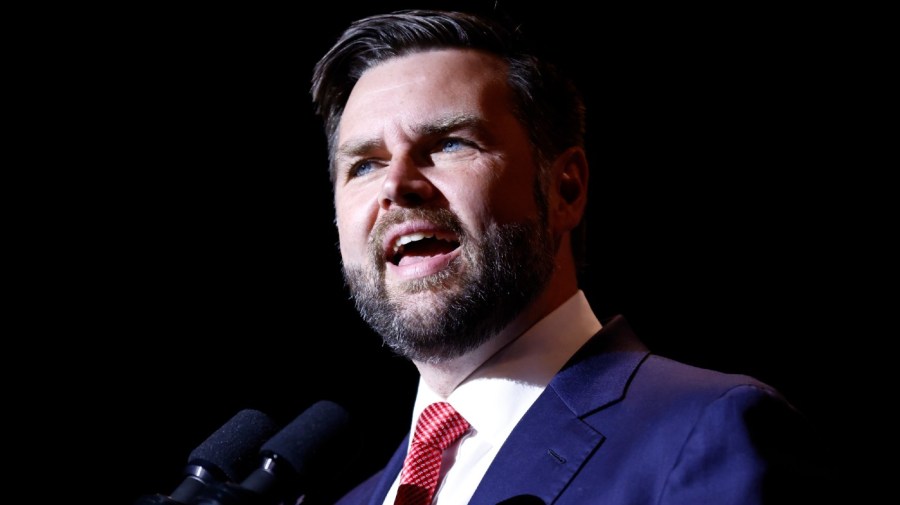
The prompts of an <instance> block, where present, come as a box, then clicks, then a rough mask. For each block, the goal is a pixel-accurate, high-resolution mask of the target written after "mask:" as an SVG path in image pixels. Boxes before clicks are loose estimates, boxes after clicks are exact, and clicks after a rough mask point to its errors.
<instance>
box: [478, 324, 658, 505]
mask: <svg viewBox="0 0 900 505" xmlns="http://www.w3.org/2000/svg"><path fill="white" fill-rule="evenodd" d="M646 355H647V350H646V348H645V347H644V346H643V345H642V344H641V343H640V342H639V341H638V340H637V338H636V337H635V336H634V334H633V333H632V332H631V330H630V328H629V327H628V325H627V323H625V321H624V319H622V318H618V317H617V318H614V319H613V320H611V321H609V322H608V323H606V325H604V327H603V329H602V330H600V332H598V333H597V334H596V335H595V336H594V337H593V338H592V339H591V340H590V341H589V342H588V343H587V344H585V346H584V347H583V348H582V349H581V350H579V351H578V353H576V354H575V356H573V357H572V359H571V360H570V361H569V362H568V363H567V364H566V366H565V367H563V369H562V370H561V371H560V372H559V374H557V376H556V377H554V379H553V380H552V381H551V382H550V384H549V385H548V386H547V388H546V389H545V390H544V392H543V393H542V394H541V396H540V397H538V399H537V400H536V401H535V403H534V405H532V406H531V408H530V409H529V410H528V412H526V413H525V415H524V416H523V417H522V419H521V420H520V421H519V424H517V425H516V427H515V429H513V431H512V433H510V436H509V438H507V440H506V442H505V443H504V444H503V447H501V448H500V451H499V452H498V453H497V457H496V458H495V459H494V461H493V463H491V466H490V468H488V471H487V473H486V474H485V476H484V478H483V479H482V481H481V484H480V485H479V486H478V489H476V491H475V494H474V495H473V497H472V500H471V501H470V502H469V503H470V505H482V504H483V505H496V504H498V503H501V502H503V501H504V500H508V499H510V498H514V497H517V496H519V497H529V498H532V499H533V497H537V498H540V499H541V500H543V502H544V503H553V502H554V501H556V499H557V497H558V496H559V494H560V493H562V491H563V490H564V489H565V488H566V486H568V485H569V482H571V480H572V478H573V477H574V476H575V475H576V474H577V472H578V470H579V469H580V468H581V467H582V466H583V464H584V462H585V461H586V460H587V459H588V458H590V457H591V456H592V455H593V454H594V453H595V452H597V451H598V449H600V448H601V445H602V443H603V440H604V439H605V436H604V435H603V433H602V432H601V431H600V429H601V427H599V426H598V427H594V426H591V425H590V424H588V423H587V422H585V421H584V420H583V418H584V417H585V416H586V415H588V414H590V413H591V412H594V411H596V410H599V409H602V408H605V407H607V406H608V405H610V404H612V403H614V402H616V401H617V400H618V399H619V398H621V397H622V396H623V395H624V394H625V388H626V386H627V384H628V381H629V379H630V378H631V376H632V375H633V374H634V371H635V370H636V369H637V367H638V366H639V364H640V362H641V361H642V360H643V359H644V358H645V357H646Z"/></svg>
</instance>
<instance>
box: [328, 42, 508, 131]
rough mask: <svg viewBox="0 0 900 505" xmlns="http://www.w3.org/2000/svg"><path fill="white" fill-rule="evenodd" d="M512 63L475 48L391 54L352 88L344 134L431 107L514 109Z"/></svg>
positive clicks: (419, 115)
mask: <svg viewBox="0 0 900 505" xmlns="http://www.w3.org/2000/svg"><path fill="white" fill-rule="evenodd" d="M507 75H508V74H507V65H506V63H505V62H504V61H503V60H502V59H500V58H499V57H497V56H494V55H491V54H487V53H484V52H481V51H476V50H471V49H441V50H431V51H423V52H416V53H412V54H408V55H404V56H399V57H394V58H390V59H388V60H385V61H383V62H381V63H379V64H377V65H375V66H374V67H372V68H370V69H369V70H367V71H366V72H365V73H363V75H362V76H361V77H360V79H359V80H358V81H357V83H356V85H355V86H354V87H353V90H352V91H351V93H350V96H349V98H348V100H347V104H346V106H345V108H344V114H343V117H342V118H341V127H340V133H339V136H340V137H342V138H345V137H346V136H348V135H352V134H354V130H355V129H356V125H358V124H373V123H379V122H381V121H384V120H386V119H387V118H393V119H394V120H401V121H403V120H406V121H413V120H427V117H426V116H427V115H428V114H429V113H440V114H454V113H458V114H466V113H472V112H473V110H474V111H479V110H480V111H482V112H487V111H489V110H490V109H497V108H502V109H507V110H508V109H509V104H510V102H509V88H508V85H507Z"/></svg>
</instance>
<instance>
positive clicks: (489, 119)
mask: <svg viewBox="0 0 900 505" xmlns="http://www.w3.org/2000/svg"><path fill="white" fill-rule="evenodd" d="M511 104H512V100H511V97H510V94H509V89H508V87H507V84H506V68H505V64H504V63H503V62H502V61H500V60H499V59H496V58H494V57H492V56H489V55H486V54H482V53H479V52H475V51H469V50H440V51H429V52H422V53H416V54H412V55H408V56H404V57H400V58H393V59H390V60H387V61H385V62H382V63H381V64H379V65H377V66H375V67H373V68H371V69H370V70H368V71H367V72H366V73H365V74H363V76H362V77H361V78H360V79H359V81H358V82H357V84H356V86H355V87H354V88H353V91H352V93H351V94H350V97H349V99H348V101H347V105H346V107H345V110H344V114H343V116H342V118H341V123H340V127H339V130H338V139H337V150H336V157H335V163H336V175H337V177H336V182H335V209H336V215H337V226H338V233H339V236H340V250H341V256H342V258H343V268H344V274H345V278H346V279H347V283H348V286H349V287H350V290H351V293H352V294H353V296H354V298H355V300H356V304H357V307H358V308H359V309H360V312H361V314H362V316H363V317H364V318H365V319H366V321H367V322H368V323H369V324H370V325H372V326H373V328H374V329H375V330H376V331H378V332H379V333H380V334H381V335H382V337H383V338H384V339H385V342H386V343H388V344H389V345H390V346H391V347H393V348H394V349H395V350H397V351H398V352H399V353H401V354H403V355H405V356H407V357H409V358H411V359H415V360H418V361H432V362H435V361H442V360H444V359H448V358H453V357H456V356H459V355H461V354H462V353H464V352H466V351H468V350H470V349H472V348H474V347H477V346H478V345H480V344H481V343H483V342H484V341H485V340H486V339H488V338H490V337H491V336H492V335H493V334H495V333H496V332H497V331H499V330H500V329H501V328H502V327H503V326H505V325H506V324H507V323H508V322H509V321H510V320H511V319H512V318H513V317H515V315H517V314H518V313H519V312H520V311H521V310H522V309H523V308H524V307H525V306H526V305H527V303H528V302H529V301H531V300H532V299H533V298H534V297H535V296H536V295H537V294H538V293H539V292H540V290H541V289H542V288H543V286H544V285H545V283H546V281H547V279H548V278H549V276H550V273H551V272H552V270H553V253H554V252H555V245H554V244H553V243H552V242H553V240H552V239H551V238H550V235H549V232H548V230H547V219H546V210H545V208H544V207H545V205H546V204H545V203H544V200H545V198H544V196H543V195H542V191H540V190H538V191H536V188H538V186H537V185H536V184H535V181H536V180H537V179H536V178H537V167H536V165H535V161H534V158H533V155H532V148H531V144H530V142H529V139H528V135H527V132H526V131H525V130H524V128H523V127H522V125H521V124H519V122H518V121H517V119H516V118H515V117H514V116H513V114H512V109H511Z"/></svg>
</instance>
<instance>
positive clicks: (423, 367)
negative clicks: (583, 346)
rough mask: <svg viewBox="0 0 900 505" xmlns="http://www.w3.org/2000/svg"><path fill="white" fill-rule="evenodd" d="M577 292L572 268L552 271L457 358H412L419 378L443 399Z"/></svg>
mask: <svg viewBox="0 0 900 505" xmlns="http://www.w3.org/2000/svg"><path fill="white" fill-rule="evenodd" d="M577 292H578V284H577V281H576V278H575V273H574V268H571V269H567V268H563V269H561V270H558V271H557V272H555V273H554V275H553V277H551V279H550V282H549V283H548V285H547V287H546V289H544V291H543V293H541V295H540V296H539V297H538V298H537V299H536V300H534V301H533V302H531V303H530V304H529V305H528V306H527V307H526V308H525V310H523V311H522V312H521V313H520V314H519V315H518V316H517V317H516V318H515V319H513V320H512V321H511V322H510V323H509V324H508V325H506V327H505V328H503V330H501V331H500V332H499V333H498V334H496V335H495V336H494V337H492V338H491V339H489V340H488V341H487V342H485V343H484V344H482V345H481V346H480V347H478V348H477V349H474V350H472V351H470V352H468V353H466V354H464V355H462V356H460V357H458V358H455V359H452V360H449V361H444V362H441V363H427V362H420V361H413V364H415V365H416V368H418V369H419V374H420V375H421V378H422V380H423V381H424V382H425V383H426V384H427V385H428V387H429V388H431V390H432V391H434V392H435V393H437V394H438V395H440V397H441V398H443V399H447V397H449V396H450V393H452V392H453V391H454V390H455V389H456V388H457V386H459V385H460V384H461V383H462V382H463V381H464V380H465V379H466V378H467V377H468V376H469V375H471V374H472V373H473V372H475V371H476V370H478V368H479V367H481V366H482V365H483V364H484V363H486V362H487V361H489V360H491V358H493V357H495V356H496V355H498V354H501V353H502V351H503V349H505V348H506V347H507V346H508V345H510V344H511V343H512V342H515V341H516V339H518V338H519V337H520V336H522V334H523V333H525V332H526V331H527V330H528V329H529V328H531V327H532V326H534V324H535V323H537V322H538V321H540V320H541V319H543V318H544V317H546V316H547V315H548V314H550V313H551V312H553V311H554V310H555V309H556V308H557V307H559V306H560V305H562V304H563V303H564V302H565V301H566V300H568V299H569V298H571V297H572V296H573V295H575V293H577Z"/></svg>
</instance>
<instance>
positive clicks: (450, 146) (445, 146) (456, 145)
mask: <svg viewBox="0 0 900 505" xmlns="http://www.w3.org/2000/svg"><path fill="white" fill-rule="evenodd" d="M462 147H463V143H462V141H461V140H459V139H447V140H444V141H443V142H442V143H441V151H443V152H445V153H451V152H453V151H458V150H460V149H462Z"/></svg>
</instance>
